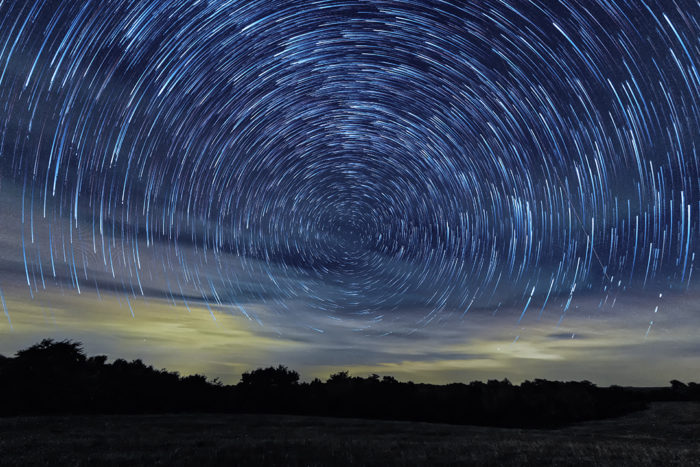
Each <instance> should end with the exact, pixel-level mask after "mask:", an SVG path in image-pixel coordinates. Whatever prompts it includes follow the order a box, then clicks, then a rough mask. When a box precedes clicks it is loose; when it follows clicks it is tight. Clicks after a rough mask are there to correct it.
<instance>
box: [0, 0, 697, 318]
mask: <svg viewBox="0 0 700 467" xmlns="http://www.w3.org/2000/svg"><path fill="white" fill-rule="evenodd" d="M472 3H473V4H472ZM699 5H700V4H699V3H697V2H695V1H690V0H688V1H653V0H640V1H638V2H627V1H622V0H601V1H599V2H588V1H572V0H562V1H559V2H550V1H531V2H524V1H523V2H520V1H507V0H502V1H495V0H488V1H483V2H461V1H429V2H428V1H425V2H423V1H415V0H408V1H341V0H320V1H313V2H310V1H288V2H287V1H285V2H270V1H262V0H261V1H179V0H173V1H153V0H148V1H145V0H144V1H140V0H133V1H124V2H117V1H102V0H100V1H87V0H86V1H82V2H74V1H51V0H46V1H38V0H27V1H11V0H9V1H8V0H6V1H4V2H2V1H0V18H1V19H0V22H1V24H0V104H1V106H2V115H3V120H2V127H1V128H0V131H1V135H0V136H1V140H0V164H1V170H2V172H1V173H2V175H3V183H4V185H5V186H8V185H9V184H12V185H14V186H16V187H17V192H18V193H20V195H19V196H21V206H22V213H21V216H22V219H21V226H22V227H21V238H19V239H17V245H18V248H17V251H15V252H12V254H14V255H15V257H16V258H18V261H21V262H22V263H23V267H24V271H23V272H24V273H25V275H26V283H27V286H28V287H29V289H30V292H31V293H32V295H34V294H37V293H41V291H42V290H43V289H44V288H46V287H55V286H57V285H58V286H60V287H62V288H72V289H76V290H77V291H78V292H80V293H84V292H85V291H86V290H93V289H97V291H98V292H99V291H100V284H102V285H103V287H102V288H103V289H104V288H108V289H109V288H111V289H112V290H113V291H114V292H115V293H117V294H120V295H121V296H124V297H125V298H126V299H127V301H128V300H130V299H131V300H133V299H134V298H137V297H139V296H142V295H143V296H149V295H151V296H153V295H157V296H162V297H163V298H167V299H169V300H171V301H172V302H174V303H177V304H183V305H187V306H189V305H192V304H193V303H195V302H199V303H203V304H205V305H206V306H207V307H209V308H210V309H211V307H220V308H221V307H223V308H225V309H231V310H234V311H233V312H238V311H236V310H238V309H240V311H242V312H243V313H244V314H246V315H247V316H248V317H251V316H252V318H254V319H257V318H256V317H255V314H254V313H253V312H248V311H246V307H247V305H248V304H250V303H262V304H264V305H265V306H266V307H268V308H271V309H274V310H276V311H278V312H279V313H286V314H290V315H291V316H294V315H295V313H298V310H300V309H301V308H304V309H305V310H307V311H308V310H311V311H312V315H313V314H318V316H331V317H333V318H335V319H338V320H344V319H346V318H347V317H349V316H353V317H360V319H365V320H366V322H367V323H369V324H370V325H371V323H373V322H377V321H382V320H394V319H399V318H400V317H401V316H404V315H405V316H409V315H410V316H411V317H410V319H411V320H413V322H415V323H422V324H425V323H428V322H430V321H432V320H434V319H435V318H439V319H443V318H444V319H448V318H450V317H454V318H455V319H457V318H458V317H460V316H464V315H465V314H466V313H467V312H468V311H469V310H470V309H472V308H473V309H477V308H484V307H490V308H489V309H493V308H494V307H496V306H498V304H500V303H509V304H517V306H518V307H519V308H518V309H519V310H520V309H521V310H522V314H520V315H519V316H515V318H514V319H517V320H522V319H524V318H525V317H526V316H528V317H529V316H530V315H533V316H537V315H538V314H540V315H541V314H542V313H543V312H545V310H547V309H550V310H551V311H552V312H553V313H555V314H556V316H557V317H558V316H559V315H562V316H563V315H564V314H565V313H566V312H567V309H568V308H569V305H570V303H571V298H572V297H573V296H574V294H578V293H587V294H597V295H599V296H600V297H601V301H602V300H607V299H608V297H610V294H614V293H616V291H617V290H621V289H623V288H632V289H634V290H637V289H640V290H641V289H652V288H653V289H654V290H659V289H664V288H687V287H689V286H690V284H691V279H692V272H693V268H694V259H695V249H696V247H697V244H698V241H697V240H698V238H697V237H698V227H699V226H698V220H699V219H700V217H699V213H700V189H699V187H698V183H699V176H700V172H699V170H698V147H697V146H698V143H699V142H700V141H699V139H698V135H699V134H700V133H699V131H698V130H700V124H699V123H700V107H699V105H700V75H699V72H698V68H697V62H698V57H699V56H700V25H699V24H698V19H699V18H700V6H699ZM6 190H7V189H6ZM110 281H111V282H110ZM109 284H111V285H109ZM102 292H103V293H104V292H105V291H104V290H102ZM611 300H612V299H611ZM129 303H130V302H129ZM130 306H131V305H130ZM548 307H549V308H548ZM132 311H133V310H132ZM414 312H417V314H416V313H414ZM412 313H413V314H412ZM212 316H213V315H212ZM300 316H301V315H300ZM304 316H308V314H306V315H304ZM300 319H301V318H300ZM304 319H305V320H306V319H308V318H304Z"/></svg>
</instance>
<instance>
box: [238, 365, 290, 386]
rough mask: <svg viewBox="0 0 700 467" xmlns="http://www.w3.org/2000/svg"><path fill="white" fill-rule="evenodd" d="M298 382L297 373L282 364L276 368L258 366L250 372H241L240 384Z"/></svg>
mask: <svg viewBox="0 0 700 467" xmlns="http://www.w3.org/2000/svg"><path fill="white" fill-rule="evenodd" d="M298 382H299V373H297V372H296V371H294V370H290V369H289V368H287V367H286V366H284V365H279V366H278V367H277V368H275V367H268V368H258V369H257V370H253V371H251V372H250V373H248V372H246V373H243V374H242V375H241V382H240V384H241V385H243V386H265V387H283V386H291V385H293V384H297V383H298Z"/></svg>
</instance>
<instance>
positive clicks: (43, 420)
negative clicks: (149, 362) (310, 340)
mask: <svg viewBox="0 0 700 467" xmlns="http://www.w3.org/2000/svg"><path fill="white" fill-rule="evenodd" d="M0 464H2V465H75V466H81V465H96V466H97V465H100V466H101V465H416V464H425V465H436V464H437V465H449V464H452V465H465V464H466V465H538V466H539V465H572V464H574V465H615V466H617V465H635V466H640V465H655V466H656V465H700V404H699V403H694V402H660V403H654V404H652V406H651V408H650V409H648V410H645V411H642V412H637V413H634V414H630V415H626V416H624V417H621V418H618V419H610V420H602V421H594V422H586V423H579V424H576V425H573V426H570V427H567V428H562V429H556V430H525V429H505V428H484V427H473V426H452V425H441V424H429V423H411V422H390V421H368V420H357V419H333V418H317V417H300V416H273V415H211V414H186V415H119V416H70V417H66V416H56V417H16V418H0Z"/></svg>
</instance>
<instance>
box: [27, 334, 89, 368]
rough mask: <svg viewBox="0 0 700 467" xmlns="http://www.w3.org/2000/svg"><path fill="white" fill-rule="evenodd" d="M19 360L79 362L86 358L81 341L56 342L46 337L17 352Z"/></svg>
mask: <svg viewBox="0 0 700 467" xmlns="http://www.w3.org/2000/svg"><path fill="white" fill-rule="evenodd" d="M15 356H16V357H17V359H18V360H19V361H25V362H28V361H37V362H39V361H41V362H47V363H48V362H51V363H58V364H70V363H73V364H79V363H83V362H84V361H85V359H86V357H85V353H84V352H83V345H82V344H81V343H80V342H73V341H70V340H63V341H59V342H56V341H54V340H53V339H44V340H42V341H41V342H40V343H38V344H34V345H32V346H31V347H28V348H26V349H23V350H19V351H17V353H16V354H15Z"/></svg>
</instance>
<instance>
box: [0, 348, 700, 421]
mask: <svg viewBox="0 0 700 467" xmlns="http://www.w3.org/2000/svg"><path fill="white" fill-rule="evenodd" d="M656 400H698V401H700V385H698V384H696V383H690V384H684V383H681V382H680V381H675V380H674V381H672V382H671V385H670V386H669V387H665V388H652V389H642V388H623V387H620V386H612V387H605V388H603V387H597V386H596V385H594V384H593V383H590V382H588V381H580V382H560V381H547V380H542V379H535V380H533V381H525V382H523V383H522V384H520V385H514V384H511V383H510V382H509V381H508V380H507V379H504V380H502V381H496V380H490V381H488V382H485V383H484V382H478V381H475V382H471V383H469V384H463V383H453V384H447V385H433V384H418V383H413V382H399V381H397V380H396V379H395V378H393V377H391V376H383V377H380V376H379V375H371V376H369V377H366V378H363V377H358V376H351V375H350V374H349V373H348V372H346V371H341V372H337V373H335V374H332V375H331V376H330V377H329V378H328V379H327V380H326V381H321V380H320V379H315V380H313V381H312V382H310V383H306V382H300V381H299V374H298V373H297V372H296V371H294V370H290V369H288V368H287V367H284V366H281V365H280V366H277V367H268V368H259V369H256V370H253V371H250V372H246V373H244V374H243V375H242V377H241V380H240V382H239V383H238V384H236V385H224V384H222V383H221V382H220V381H218V380H217V379H214V380H209V379H207V378H206V377H205V376H203V375H192V376H180V375H179V374H178V373H177V372H169V371H166V370H157V369H155V368H153V367H152V366H150V365H146V364H144V363H143V362H142V361H141V360H133V361H131V362H127V361H126V360H123V359H117V360H115V361H114V362H111V363H108V362H107V357H106V356H93V357H88V356H86V355H85V352H84V351H83V347H82V344H80V343H79V342H73V341H69V340H64V341H53V340H51V339H45V340H43V341H41V342H40V343H38V344H35V345H32V346H31V347H28V348H26V349H23V350H20V351H18V352H17V353H16V354H15V356H14V357H3V356H0V415H4V416H8V415H9V416H11V415H40V414H41V415H43V414H57V413H71V414H73V413H74V414H90V413H95V414H96V413H163V412H225V413H279V414H296V415H316V416H334V417H356V418H372V419H390V420H407V421H409V420H410V421H426V422H440V423H454V424H476V425H491V426H509V427H554V426H561V425H564V424H568V423H572V422H577V421H582V420H591V419H600V418H607V417H614V416H619V415H623V414H626V413H629V412H632V411H635V410H640V409H643V408H645V407H646V406H647V404H648V403H649V402H651V401H656Z"/></svg>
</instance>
